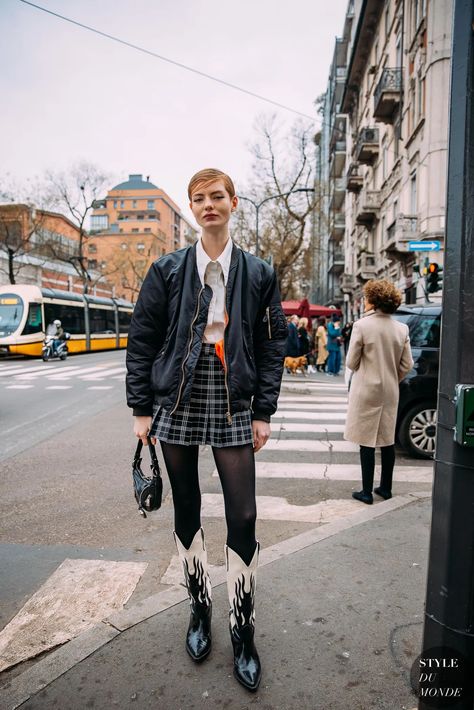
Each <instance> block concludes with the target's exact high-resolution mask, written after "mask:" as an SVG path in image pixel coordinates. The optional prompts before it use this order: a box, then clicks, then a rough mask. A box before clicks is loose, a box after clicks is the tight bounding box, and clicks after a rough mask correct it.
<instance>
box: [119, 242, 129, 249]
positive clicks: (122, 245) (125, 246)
mask: <svg viewBox="0 0 474 710" xmlns="http://www.w3.org/2000/svg"><path fill="white" fill-rule="evenodd" d="M120 248H121V249H122V251H125V250H126V249H128V244H127V242H122V243H121V245H120Z"/></svg>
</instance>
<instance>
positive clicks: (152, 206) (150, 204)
mask: <svg viewBox="0 0 474 710" xmlns="http://www.w3.org/2000/svg"><path fill="white" fill-rule="evenodd" d="M146 208H147V210H153V209H155V200H147V203H146Z"/></svg>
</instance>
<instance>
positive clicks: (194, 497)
mask: <svg viewBox="0 0 474 710" xmlns="http://www.w3.org/2000/svg"><path fill="white" fill-rule="evenodd" d="M160 444H161V450H162V452H163V458H164V460H165V465H166V469H167V471H168V476H169V479H170V483H171V490H172V493H173V503H174V525H175V532H176V534H177V535H178V537H179V539H180V540H181V542H182V543H183V545H184V547H186V548H189V546H190V545H191V543H192V541H193V538H194V536H195V534H196V532H197V531H198V530H199V528H200V527H201V490H200V488H199V475H198V453H199V447H198V446H184V445H182V444H168V443H166V442H160ZM212 453H213V455H214V460H215V462H216V467H217V472H218V474H219V478H220V481H221V485H222V491H223V494H224V505H225V517H226V522H227V544H228V545H229V547H231V548H232V549H233V550H234V551H235V552H237V554H238V555H239V556H240V557H241V558H242V559H243V560H244V562H245V564H250V562H251V560H252V557H253V554H254V552H255V547H256V545H257V542H256V540H255V520H256V517H257V505H256V501H255V459H254V451H253V446H252V444H244V445H242V446H224V447H219V448H218V447H214V446H213V447H212Z"/></svg>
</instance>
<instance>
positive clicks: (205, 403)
mask: <svg viewBox="0 0 474 710" xmlns="http://www.w3.org/2000/svg"><path fill="white" fill-rule="evenodd" d="M226 411H227V393H226V387H225V375H224V369H223V367H222V364H221V361H220V360H219V358H218V357H217V355H216V351H215V347H214V344H213V343H203V344H202V348H201V353H200V355H199V359H198V362H197V365H196V369H195V370H194V379H193V385H192V390H191V401H190V402H189V403H188V404H180V405H179V407H178V409H177V410H176V411H175V412H174V413H173V415H172V416H171V415H170V414H169V412H167V411H166V410H165V409H164V408H163V407H162V406H161V405H155V407H154V409H153V421H152V425H151V428H150V436H154V437H156V438H157V439H158V440H159V441H165V442H167V443H169V444H183V445H184V446H192V445H196V444H199V445H203V444H209V445H210V446H218V447H222V446H241V445H242V444H253V432H252V418H251V412H250V409H246V410H245V411H243V412H235V414H233V415H232V423H231V424H229V423H228V421H227V419H226V416H225V413H226Z"/></svg>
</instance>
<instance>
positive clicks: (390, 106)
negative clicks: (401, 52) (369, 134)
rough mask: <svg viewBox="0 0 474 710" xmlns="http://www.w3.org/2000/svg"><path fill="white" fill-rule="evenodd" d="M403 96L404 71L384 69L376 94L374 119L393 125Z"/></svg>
mask: <svg viewBox="0 0 474 710" xmlns="http://www.w3.org/2000/svg"><path fill="white" fill-rule="evenodd" d="M401 95H402V70H401V69H400V68H398V69H384V70H383V72H382V76H381V77H380V81H379V83H378V84H377V88H376V89H375V93H374V118H375V119H376V120H377V121H381V122H382V123H393V119H394V116H395V114H396V112H397V109H398V107H399V105H400V100H401Z"/></svg>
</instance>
